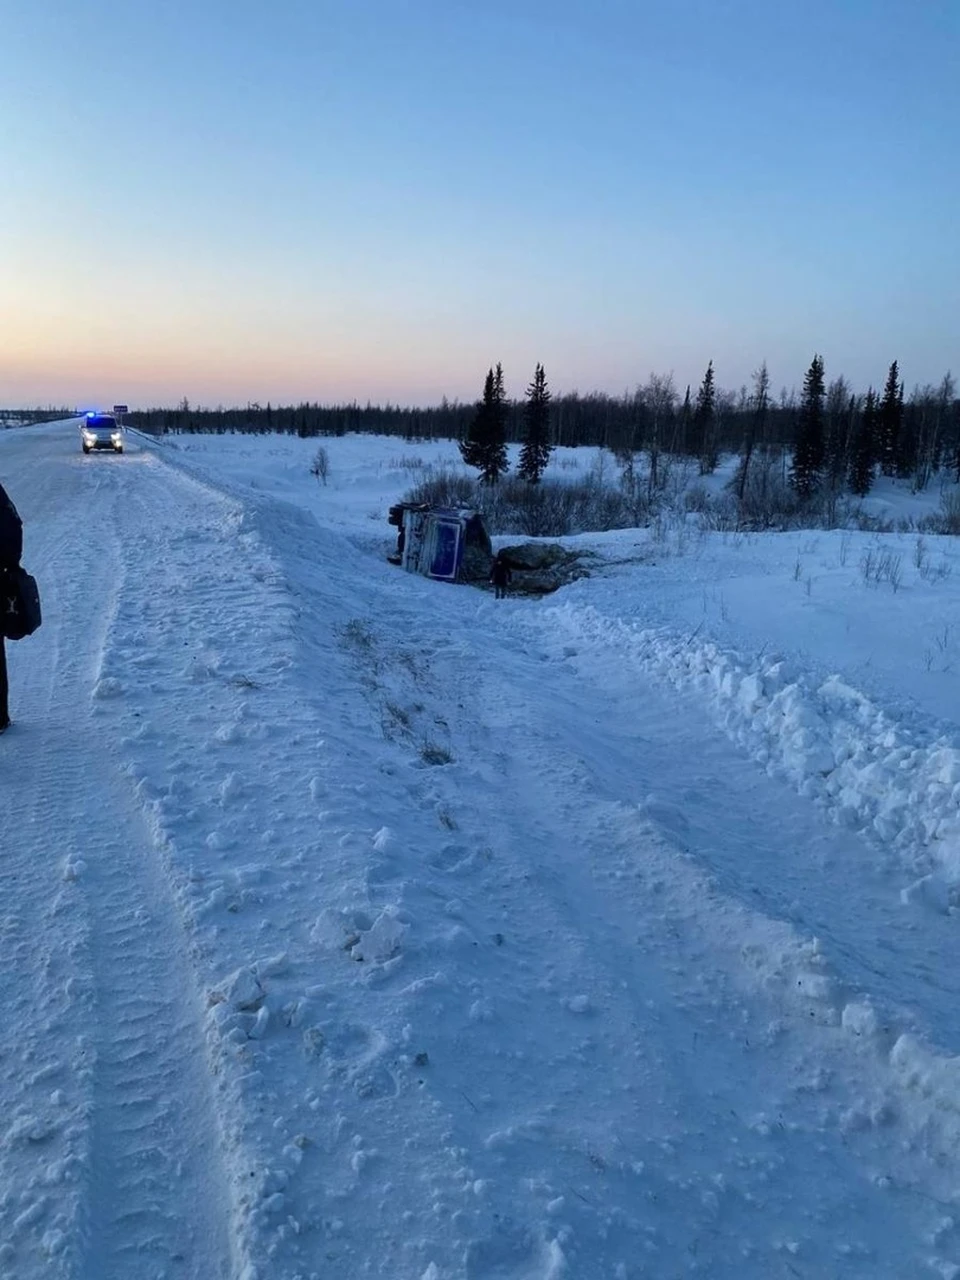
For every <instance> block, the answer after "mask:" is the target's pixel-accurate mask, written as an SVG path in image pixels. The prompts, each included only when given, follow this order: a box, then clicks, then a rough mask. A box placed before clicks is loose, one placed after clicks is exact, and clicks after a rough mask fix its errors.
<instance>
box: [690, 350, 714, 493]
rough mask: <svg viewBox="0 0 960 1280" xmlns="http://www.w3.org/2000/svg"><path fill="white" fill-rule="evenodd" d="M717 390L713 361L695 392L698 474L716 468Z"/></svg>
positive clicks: (694, 422)
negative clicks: (698, 455) (698, 456)
mask: <svg viewBox="0 0 960 1280" xmlns="http://www.w3.org/2000/svg"><path fill="white" fill-rule="evenodd" d="M716 418H717V388H716V385H715V383H714V377H713V361H712V360H711V361H710V363H709V364H708V365H707V371H706V373H705V374H704V375H703V381H702V382H701V383H700V390H699V391H698V392H697V407H696V409H694V411H693V427H694V435H695V437H696V442H697V452H698V453H699V454H700V474H701V475H702V476H705V475H709V474H711V473H712V472H714V471H715V470H716V468H717V443H716Z"/></svg>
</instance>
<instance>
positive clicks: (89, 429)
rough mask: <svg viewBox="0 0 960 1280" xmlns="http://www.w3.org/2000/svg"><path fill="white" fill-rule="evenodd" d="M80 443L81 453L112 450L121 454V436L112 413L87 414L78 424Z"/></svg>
mask: <svg viewBox="0 0 960 1280" xmlns="http://www.w3.org/2000/svg"><path fill="white" fill-rule="evenodd" d="M80 443H81V444H82V446H83V452H84V453H89V452H90V451H91V450H92V449H112V450H113V451H114V453H123V435H122V433H121V431H120V427H119V425H118V423H117V420H116V418H115V417H114V416H113V414H112V413H88V414H86V416H85V417H84V419H83V421H82V422H81V423H80Z"/></svg>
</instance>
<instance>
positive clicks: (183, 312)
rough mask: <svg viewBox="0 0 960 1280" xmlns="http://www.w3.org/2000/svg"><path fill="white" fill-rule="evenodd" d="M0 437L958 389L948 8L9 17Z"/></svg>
mask: <svg viewBox="0 0 960 1280" xmlns="http://www.w3.org/2000/svg"><path fill="white" fill-rule="evenodd" d="M0 49H2V51H3V59H2V65H3V87H2V98H0V161H2V163H0V173H2V175H3V181H2V187H0V406H16V405H32V404H47V403H55V404H71V405H87V404H94V403H96V404H112V403H113V402H114V401H125V402H127V403H129V404H131V405H137V406H146V405H152V404H164V403H174V402H176V401H178V400H180V399H181V398H182V397H183V396H187V397H188V398H189V399H190V401H191V402H192V403H201V404H208V405H215V404H217V403H223V404H238V403H244V402H246V401H248V400H258V401H260V402H263V403H265V402H266V401H268V400H269V401H272V402H273V403H274V404H276V403H278V402H280V403H289V402H292V401H299V400H304V399H307V400H311V401H314V400H316V401H321V402H326V403H329V402H332V401H340V400H345V399H350V400H352V399H354V398H356V399H358V400H360V401H362V402H365V401H367V400H372V401H374V402H377V401H381V402H382V401H385V400H387V399H389V400H391V401H393V402H400V403H405V404H413V403H420V404H424V403H434V402H437V401H439V400H440V398H441V396H443V395H446V396H448V397H449V398H451V399H453V398H459V399H463V400H471V399H475V398H476V397H477V396H478V395H479V393H480V390H481V388H482V385H483V375H484V373H485V371H486V369H487V367H488V366H489V365H490V364H492V363H494V362H496V361H497V360H501V361H502V362H503V366H504V371H505V374H506V384H507V392H508V394H509V395H511V396H517V395H520V394H522V391H523V388H524V386H525V385H526V383H527V382H529V380H530V377H531V375H532V373H533V368H534V365H535V363H536V362H537V361H538V360H539V361H542V362H543V363H544V365H545V367H546V371H547V376H548V378H549V380H550V383H551V385H552V386H553V388H554V389H555V390H571V389H573V388H578V389H579V390H580V391H581V392H588V391H592V390H605V391H610V392H614V393H620V392H622V391H624V390H626V389H628V388H632V387H634V386H635V385H636V384H637V383H640V382H644V381H645V380H646V378H647V375H648V374H649V373H650V372H651V371H657V372H662V373H666V372H670V371H673V373H674V376H675V378H676V381H677V384H678V386H679V387H680V388H681V390H682V388H683V387H684V386H685V384H686V383H687V382H692V383H694V384H696V383H697V382H698V381H699V379H700V377H701V376H702V373H703V369H704V367H705V366H706V363H707V361H708V360H710V359H712V360H713V361H714V364H715V367H716V371H717V379H718V382H719V384H720V385H721V386H724V387H731V388H735V387H738V386H739V385H740V384H741V383H743V382H747V381H749V378H750V375H751V372H752V371H753V370H754V369H756V367H757V366H758V365H759V364H760V362H761V361H762V360H764V359H765V360H766V361H767V362H768V365H769V368H770V373H771V379H772V383H773V386H774V388H775V389H777V390H779V388H780V387H781V386H783V385H787V386H792V385H799V384H800V382H801V381H802V378H803V373H804V370H805V369H806V367H807V365H808V364H809V362H810V359H811V357H812V356H813V354H814V353H815V352H820V353H822V355H823V356H824V358H825V361H826V372H827V377H828V379H829V378H831V377H835V376H836V375H837V374H839V373H844V374H845V375H846V376H847V377H848V378H849V379H850V380H851V381H852V382H853V384H854V385H855V386H856V387H857V388H858V389H865V388H866V386H867V385H868V384H869V383H873V384H874V385H877V384H878V383H881V382H882V380H883V377H884V375H885V372H886V369H887V366H888V365H889V363H890V361H891V360H893V359H898V360H899V361H900V364H901V368H902V371H903V374H904V377H905V379H906V382H907V386H908V389H909V388H910V387H912V385H913V384H914V383H917V382H919V383H923V382H932V381H937V380H939V378H940V377H941V376H942V375H943V373H944V372H946V371H947V369H950V368H952V369H953V371H954V373H960V143H958V137H960V3H957V0H805V2H804V3H800V2H799V0H766V3H760V2H759V0H669V2H668V0H662V2H659V3H652V2H647V0H595V2H594V3H587V2H586V0H549V2H547V0H485V2H484V3H483V4H474V3H467V2H466V0H331V2H326V0H273V2H271V3H267V0H164V2H163V3H158V2H157V0H33V3H30V4H27V3H23V2H22V0H0Z"/></svg>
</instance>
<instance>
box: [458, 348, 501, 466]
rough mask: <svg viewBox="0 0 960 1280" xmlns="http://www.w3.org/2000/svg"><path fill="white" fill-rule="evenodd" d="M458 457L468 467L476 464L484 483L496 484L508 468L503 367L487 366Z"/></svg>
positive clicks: (498, 365)
mask: <svg viewBox="0 0 960 1280" xmlns="http://www.w3.org/2000/svg"><path fill="white" fill-rule="evenodd" d="M460 456H461V457H462V458H463V460H464V462H465V463H466V464H467V466H468V467H476V468H477V470H478V471H479V472H480V479H481V480H482V481H483V482H484V484H496V482H497V481H498V480H499V479H500V477H501V476H502V475H503V474H504V473H505V472H506V471H507V469H508V465H509V464H508V461H507V431H506V401H505V397H504V390H503V367H502V366H501V365H500V364H499V362H498V364H497V367H496V370H493V369H489V370H488V371H487V376H486V379H485V380H484V384H483V399H482V400H481V401H480V403H479V404H478V405H477V411H476V414H475V415H474V419H473V422H472V423H471V424H470V431H469V433H468V435H467V438H466V440H461V442H460Z"/></svg>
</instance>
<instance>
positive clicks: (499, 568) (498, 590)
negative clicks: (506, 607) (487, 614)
mask: <svg viewBox="0 0 960 1280" xmlns="http://www.w3.org/2000/svg"><path fill="white" fill-rule="evenodd" d="M512 578H513V574H512V573H511V572H510V566H509V565H508V564H507V562H506V560H505V559H504V558H503V556H502V555H498V556H497V558H496V559H495V560H494V562H493V568H492V569H491V570H490V581H491V582H492V583H493V595H494V599H495V600H502V599H503V598H504V596H505V595H506V594H507V587H508V586H509V585H510V582H511V580H512Z"/></svg>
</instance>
